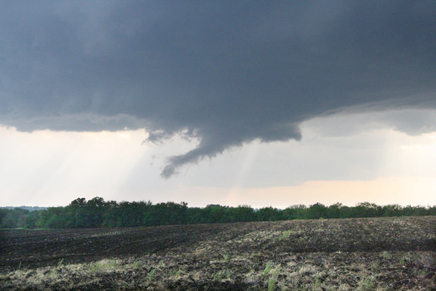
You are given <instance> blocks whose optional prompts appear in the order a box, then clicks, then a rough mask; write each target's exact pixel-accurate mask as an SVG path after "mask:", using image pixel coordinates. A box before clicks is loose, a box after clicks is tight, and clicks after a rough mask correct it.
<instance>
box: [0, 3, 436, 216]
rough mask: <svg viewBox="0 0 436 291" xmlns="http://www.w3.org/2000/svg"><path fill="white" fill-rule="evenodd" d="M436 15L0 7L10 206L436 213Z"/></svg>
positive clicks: (0, 97) (151, 6)
mask: <svg viewBox="0 0 436 291" xmlns="http://www.w3.org/2000/svg"><path fill="white" fill-rule="evenodd" d="M434 15H436V3H435V2H434V1H413V2H412V1H383V2H379V1H335V2H326V1H286V2H285V1H283V2H282V1H277V2H265V1H237V2H233V1H68V2H67V1H65V2H64V1H62V2H61V1H38V2H34V1H19V2H18V1H3V2H0V44H1V45H0V162H1V163H0V198H1V199H0V206H9V205H12V206H19V205H28V206H32V205H34V206H36V205H37V206H62V205H67V204H69V202H71V201H72V200H74V199H76V198H78V197H85V198H87V199H91V198H93V197H95V196H100V197H103V198H104V199H105V200H116V201H140V200H144V201H152V202H154V203H157V202H166V201H174V202H181V201H185V202H187V203H188V205H189V206H200V207H202V206H206V205H207V204H221V205H230V206H237V205H241V204H244V205H250V206H252V207H265V206H273V207H279V208H285V207H288V206H291V205H295V204H306V205H310V204H314V203H316V202H320V203H323V204H326V205H330V204H333V203H336V202H340V203H343V204H344V205H355V204H356V203H359V202H366V201H367V202H371V203H376V204H379V205H386V204H400V205H424V206H426V205H436V190H435V189H436V167H434V166H433V165H434V164H435V161H436V69H435V68H436V53H435V52H436V30H435V29H434V27H436V17H434Z"/></svg>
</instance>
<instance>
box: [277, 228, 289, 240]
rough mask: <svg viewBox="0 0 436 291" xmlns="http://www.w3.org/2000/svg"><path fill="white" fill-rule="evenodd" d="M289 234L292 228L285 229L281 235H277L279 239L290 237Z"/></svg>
mask: <svg viewBox="0 0 436 291" xmlns="http://www.w3.org/2000/svg"><path fill="white" fill-rule="evenodd" d="M291 234H292V230H285V231H284V232H283V233H282V236H281V237H279V240H283V239H286V238H288V237H290V236H291Z"/></svg>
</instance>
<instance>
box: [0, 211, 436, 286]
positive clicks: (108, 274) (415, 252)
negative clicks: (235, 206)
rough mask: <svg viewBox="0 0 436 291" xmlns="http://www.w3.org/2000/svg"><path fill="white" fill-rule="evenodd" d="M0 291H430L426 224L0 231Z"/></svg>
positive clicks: (435, 230) (432, 248) (435, 239)
mask: <svg viewBox="0 0 436 291" xmlns="http://www.w3.org/2000/svg"><path fill="white" fill-rule="evenodd" d="M0 239H1V240H0V290H23V289H26V290H145V289H147V290H356V289H358V290H436V275H435V273H436V217H398V218H368V219H363V218H362V219H332V220H295V221H280V222H251V223H234V224H202V225H182V226H160V227H148V228H121V229H74V230H0Z"/></svg>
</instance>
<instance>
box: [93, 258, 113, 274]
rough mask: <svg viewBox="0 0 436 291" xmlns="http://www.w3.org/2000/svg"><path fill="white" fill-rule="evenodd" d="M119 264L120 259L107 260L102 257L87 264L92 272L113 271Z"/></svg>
mask: <svg viewBox="0 0 436 291" xmlns="http://www.w3.org/2000/svg"><path fill="white" fill-rule="evenodd" d="M120 266H121V261H120V260H117V259H115V260H108V259H104V260H101V261H98V262H95V263H92V264H91V265H90V266H89V270H90V271H91V272H93V273H102V272H109V271H113V270H115V269H117V268H119V267H120Z"/></svg>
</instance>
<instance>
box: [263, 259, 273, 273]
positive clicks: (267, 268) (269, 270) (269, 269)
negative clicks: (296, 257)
mask: <svg viewBox="0 0 436 291" xmlns="http://www.w3.org/2000/svg"><path fill="white" fill-rule="evenodd" d="M273 267H274V263H273V262H267V263H266V266H265V269H264V270H263V275H264V276H267V275H268V274H269V273H270V272H271V270H272V269H273Z"/></svg>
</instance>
